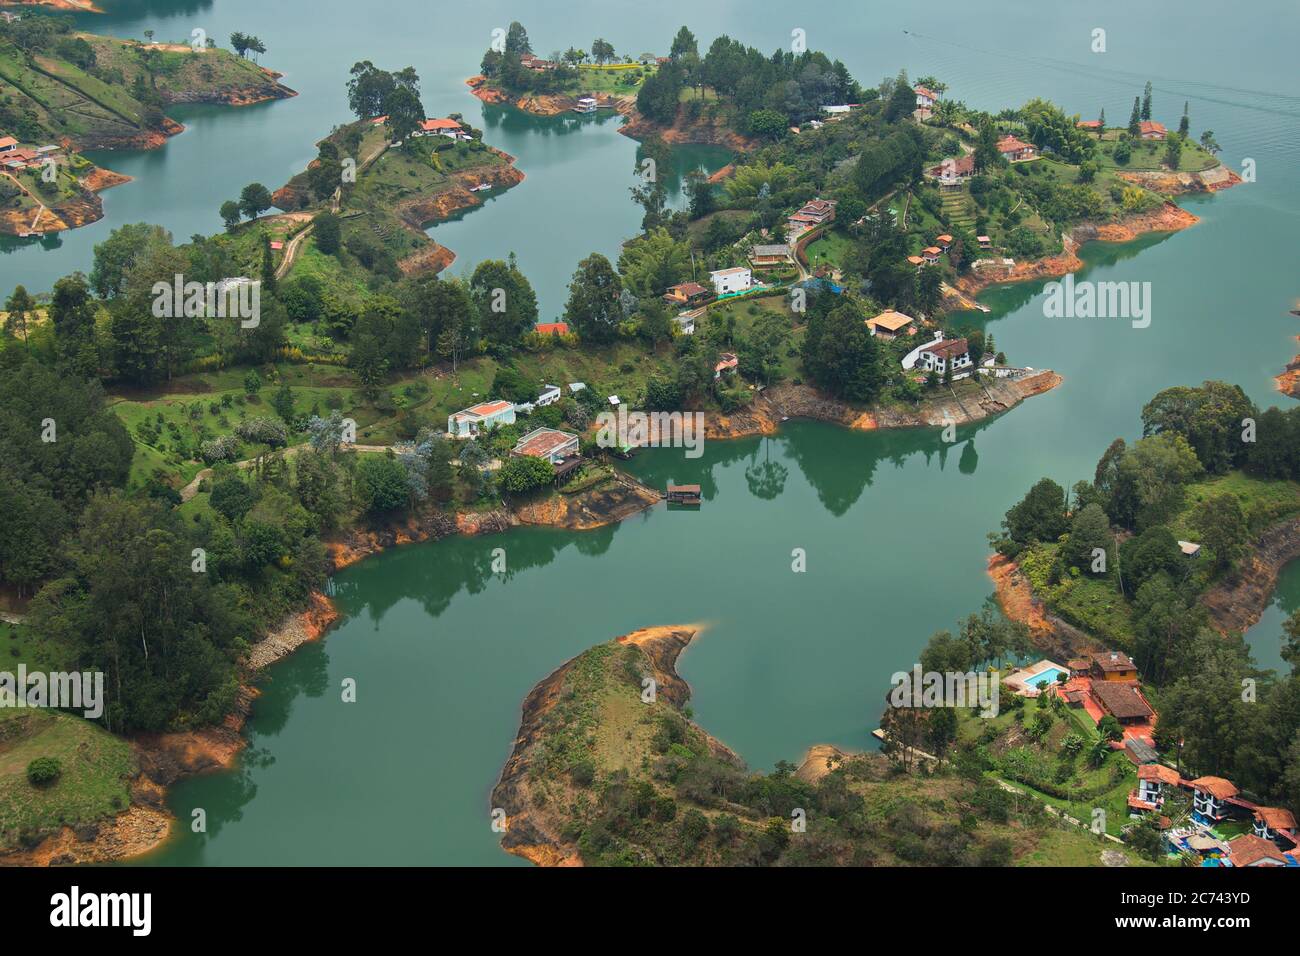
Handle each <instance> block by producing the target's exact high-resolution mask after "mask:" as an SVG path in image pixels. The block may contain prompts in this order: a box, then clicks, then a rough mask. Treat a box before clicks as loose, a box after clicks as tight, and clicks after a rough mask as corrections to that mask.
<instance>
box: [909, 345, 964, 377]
mask: <svg viewBox="0 0 1300 956" xmlns="http://www.w3.org/2000/svg"><path fill="white" fill-rule="evenodd" d="M917 359H918V364H919V365H921V367H922V368H924V369H925V371H927V372H936V373H938V374H939V375H944V374H946V373H947V371H948V370H949V369H951V370H952V373H953V377H954V378H956V377H957V373H958V372H959V371H960V370H961V369H965V368H970V367H971V366H972V365H973V364H974V363H973V362H972V361H971V357H970V345H969V344H968V343H967V342H966V340H965V339H936V340H935V341H933V342H931V343H930V344H929V345H924V346H922V347H921V351H920V353H919V354H918V356H917ZM967 374H969V373H967Z"/></svg>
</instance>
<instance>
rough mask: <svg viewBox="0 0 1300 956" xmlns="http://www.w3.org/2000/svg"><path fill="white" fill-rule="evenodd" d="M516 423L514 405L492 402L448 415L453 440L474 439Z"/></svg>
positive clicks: (448, 428)
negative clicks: (489, 431) (502, 426)
mask: <svg viewBox="0 0 1300 956" xmlns="http://www.w3.org/2000/svg"><path fill="white" fill-rule="evenodd" d="M514 422H515V406H514V404H513V403H511V402H506V401H501V400H490V401H486V402H479V403H478V404H477V405H471V406H470V407H469V408H464V409H461V410H460V411H458V412H454V413H453V414H451V415H448V416H447V434H448V435H450V436H451V437H452V438H473V437H475V436H478V435H481V434H482V433H483V432H485V431H488V430H489V429H492V428H496V427H497V426H498V425H513V424H514Z"/></svg>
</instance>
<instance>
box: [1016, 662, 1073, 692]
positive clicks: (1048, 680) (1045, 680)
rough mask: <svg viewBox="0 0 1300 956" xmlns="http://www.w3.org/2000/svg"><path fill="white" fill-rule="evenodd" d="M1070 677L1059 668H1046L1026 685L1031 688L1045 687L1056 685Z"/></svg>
mask: <svg viewBox="0 0 1300 956" xmlns="http://www.w3.org/2000/svg"><path fill="white" fill-rule="evenodd" d="M1068 676H1069V674H1067V673H1066V672H1065V671H1063V670H1062V669H1061V668H1059V667H1045V668H1043V669H1042V670H1041V671H1039V672H1038V673H1037V674H1035V675H1034V676H1033V677H1031V678H1029V679H1028V680H1027V681H1025V683H1026V684H1028V685H1029V686H1030V687H1045V686H1046V685H1048V684H1055V683H1056V682H1057V681H1058V680H1060V679H1061V678H1063V677H1068Z"/></svg>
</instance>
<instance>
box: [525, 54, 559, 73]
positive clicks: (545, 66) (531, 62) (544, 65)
mask: <svg viewBox="0 0 1300 956" xmlns="http://www.w3.org/2000/svg"><path fill="white" fill-rule="evenodd" d="M519 65H520V66H522V67H523V68H524V69H526V70H553V69H555V63H554V62H553V61H551V60H543V59H541V58H540V57H536V56H534V55H533V54H531V53H525V54H523V55H522V56H520V57H519Z"/></svg>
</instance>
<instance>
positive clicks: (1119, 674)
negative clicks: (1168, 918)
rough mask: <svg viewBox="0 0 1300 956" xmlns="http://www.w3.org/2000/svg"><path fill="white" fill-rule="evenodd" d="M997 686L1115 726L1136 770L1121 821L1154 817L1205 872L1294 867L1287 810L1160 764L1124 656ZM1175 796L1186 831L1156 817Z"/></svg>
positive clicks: (1038, 670) (1047, 665)
mask: <svg viewBox="0 0 1300 956" xmlns="http://www.w3.org/2000/svg"><path fill="white" fill-rule="evenodd" d="M1189 544H1190V542H1189ZM1194 547H1195V546H1194ZM1184 552H1185V553H1189V552H1187V549H1184ZM1005 683H1007V684H1008V685H1009V686H1011V687H1012V688H1013V689H1014V690H1015V691H1016V692H1017V693H1019V694H1022V695H1025V696H1036V695H1038V694H1040V693H1052V694H1056V695H1057V696H1059V697H1061V698H1062V699H1063V700H1064V701H1065V702H1066V703H1067V704H1069V705H1070V706H1071V707H1080V708H1083V709H1084V710H1085V711H1086V712H1087V713H1088V715H1089V716H1090V717H1091V718H1092V719H1093V720H1094V721H1096V722H1098V723H1100V721H1101V720H1102V719H1104V718H1105V717H1108V716H1109V717H1113V718H1114V719H1115V720H1116V721H1118V722H1119V724H1120V726H1121V727H1122V728H1123V734H1124V736H1123V742H1122V743H1117V744H1112V746H1114V747H1116V748H1117V749H1118V748H1121V747H1122V749H1123V750H1124V752H1125V754H1126V755H1127V756H1128V758H1129V759H1130V760H1131V761H1133V763H1135V764H1137V778H1138V785H1137V787H1136V788H1135V789H1134V790H1132V791H1130V792H1129V794H1128V799H1127V803H1128V808H1129V814H1130V816H1132V817H1134V818H1138V819H1140V818H1142V817H1144V816H1146V815H1148V814H1154V815H1156V820H1157V822H1158V824H1159V826H1160V828H1161V829H1162V830H1164V831H1166V832H1165V838H1166V840H1167V841H1168V843H1169V845H1170V847H1171V848H1173V849H1174V850H1177V851H1181V852H1186V853H1192V854H1194V855H1197V856H1200V857H1201V858H1202V859H1203V860H1204V865H1206V866H1238V867H1239V866H1300V829H1298V828H1297V824H1296V819H1295V815H1294V814H1293V813H1292V812H1291V811H1290V810H1286V809H1284V808H1281V807H1264V806H1259V805H1257V804H1256V803H1254V802H1253V801H1251V800H1248V799H1246V798H1245V797H1244V796H1243V795H1242V793H1241V791H1240V790H1239V789H1238V788H1237V786H1236V785H1235V784H1234V783H1233V782H1232V781H1230V780H1226V779H1224V778H1223V777H1215V776H1205V777H1196V778H1194V779H1188V778H1185V777H1183V775H1182V774H1181V773H1179V772H1178V771H1177V770H1175V769H1174V768H1173V767H1170V766H1167V765H1166V764H1163V763H1161V762H1160V757H1159V754H1157V753H1156V750H1155V744H1154V739H1153V737H1154V733H1155V724H1156V712H1155V708H1153V707H1152V706H1151V704H1150V702H1149V701H1148V700H1147V699H1146V696H1145V695H1144V694H1143V692H1142V684H1141V681H1140V680H1139V679H1138V671H1137V665H1135V664H1134V663H1133V660H1132V658H1130V657H1129V656H1128V655H1127V654H1125V653H1123V652H1122V651H1106V652H1103V653H1100V654H1094V655H1091V656H1089V657H1084V658H1080V659H1078V660H1072V661H1070V662H1069V663H1068V664H1067V665H1066V666H1065V667H1062V666H1061V665H1059V664H1054V663H1052V662H1051V661H1047V660H1044V661H1039V662H1038V663H1037V664H1033V665H1030V666H1029V667H1027V668H1025V669H1023V670H1020V671H1017V672H1016V673H1014V674H1012V675H1011V676H1010V677H1008V678H1007V679H1006V681H1005ZM1179 792H1184V793H1186V794H1188V795H1189V796H1190V797H1191V804H1190V806H1191V811H1190V817H1191V822H1190V825H1189V826H1180V827H1174V825H1173V822H1172V821H1171V820H1170V819H1169V817H1167V816H1165V815H1164V814H1163V813H1162V811H1163V810H1164V809H1165V804H1166V802H1167V801H1168V800H1169V798H1170V797H1171V796H1173V795H1175V794H1177V793H1179ZM1229 821H1236V822H1235V824H1234V826H1232V827H1230V828H1229V829H1233V830H1235V829H1240V823H1241V822H1244V821H1250V832H1249V833H1244V832H1243V833H1240V834H1239V835H1237V836H1235V837H1229V836H1227V835H1226V834H1224V833H1223V832H1216V828H1219V827H1220V825H1221V824H1224V823H1228V822H1229Z"/></svg>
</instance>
